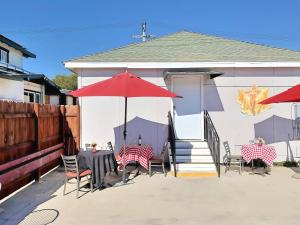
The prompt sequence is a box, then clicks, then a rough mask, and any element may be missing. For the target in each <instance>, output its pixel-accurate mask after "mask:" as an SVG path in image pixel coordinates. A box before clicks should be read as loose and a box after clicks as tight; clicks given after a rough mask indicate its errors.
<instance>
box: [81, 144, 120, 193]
mask: <svg viewBox="0 0 300 225" xmlns="http://www.w3.org/2000/svg"><path fill="white" fill-rule="evenodd" d="M77 159H78V167H79V169H90V170H92V179H93V185H94V187H96V188H100V187H101V186H102V185H103V184H104V177H105V176H106V174H107V173H108V172H113V171H114V172H115V173H116V174H118V169H117V162H116V159H115V155H114V153H113V152H112V151H110V150H98V151H97V152H95V153H93V152H92V151H80V152H79V153H78V156H77Z"/></svg>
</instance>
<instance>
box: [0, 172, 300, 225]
mask: <svg viewBox="0 0 300 225" xmlns="http://www.w3.org/2000/svg"><path fill="white" fill-rule="evenodd" d="M293 174H294V172H293V171H292V170H291V169H288V168H283V167H274V168H273V171H272V172H271V175H266V176H260V175H249V173H248V172H244V173H243V175H241V176H240V175H239V174H238V173H237V172H235V171H230V172H228V173H227V174H226V175H224V174H222V176H221V178H220V179H218V178H174V177H171V176H170V175H168V176H167V177H164V176H163V175H162V174H155V175H153V176H152V177H151V178H149V176H147V175H139V176H137V177H136V178H134V179H133V180H132V181H130V182H129V183H128V184H127V185H125V186H116V187H111V188H106V189H103V190H101V191H95V192H94V193H86V194H84V192H82V193H81V194H84V195H83V196H82V197H81V198H80V199H76V198H75V192H72V193H70V194H68V195H66V196H63V195H62V180H63V175H64V174H63V172H62V170H61V169H57V170H55V171H53V172H51V173H49V174H48V175H47V176H45V177H44V178H43V180H44V182H42V183H34V184H32V185H30V186H29V187H27V188H25V189H23V190H22V191H20V192H19V193H17V194H16V195H14V196H13V197H11V198H9V199H8V200H6V201H5V202H3V203H2V204H1V205H0V207H1V208H3V209H4V211H3V212H2V213H0V224H4V225H8V224H17V223H18V222H19V221H20V220H22V219H23V218H24V217H25V216H26V215H28V217H27V218H25V220H24V221H23V222H22V223H21V224H32V225H33V224H46V221H47V220H48V222H51V219H52V220H54V221H53V223H51V224H60V225H62V224H72V225H76V224H80V225H81V224H89V225H94V224H95V225H96V224H101V225H107V224H120V225H122V224H129V225H135V224H139V225H141V224H149V225H161V224H180V225H190V224H191V225H192V224H197V225H198V224H205V225H208V224H210V225H214V224H217V225H220V224H230V225H235V224H244V225H247V224H249V225H250V224H251V225H253V224H255V225H256V224H274V225H275V224H281V225H282V224H289V225H293V224H295V225H296V224H297V225H298V224H300V179H294V178H292V175H293ZM110 179H112V180H113V179H114V178H110ZM68 187H69V188H68V190H71V189H72V188H75V186H74V185H69V186H68ZM32 211H34V213H33V214H30V213H31V212H32ZM33 216H36V218H37V220H35V219H33ZM33 221H34V222H33Z"/></svg>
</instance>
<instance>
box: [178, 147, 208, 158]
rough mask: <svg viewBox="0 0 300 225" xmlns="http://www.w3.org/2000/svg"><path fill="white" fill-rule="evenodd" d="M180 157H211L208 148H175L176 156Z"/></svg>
mask: <svg viewBox="0 0 300 225" xmlns="http://www.w3.org/2000/svg"><path fill="white" fill-rule="evenodd" d="M180 155H211V152H210V150H209V148H176V156H180Z"/></svg>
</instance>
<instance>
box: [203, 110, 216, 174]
mask: <svg viewBox="0 0 300 225" xmlns="http://www.w3.org/2000/svg"><path fill="white" fill-rule="evenodd" d="M204 138H205V140H206V141H207V144H208V147H209V149H210V152H211V155H212V157H213V160H214V163H215V165H216V168H217V172H218V177H220V138H219V135H218V133H217V130H216V128H215V126H214V124H213V122H212V120H211V118H210V116H209V114H208V112H207V111H206V110H205V111H204Z"/></svg>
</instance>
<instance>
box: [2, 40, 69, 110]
mask: <svg viewBox="0 0 300 225" xmlns="http://www.w3.org/2000/svg"><path fill="white" fill-rule="evenodd" d="M24 58H36V55H35V54H33V53H32V52H29V51H28V50H27V49H26V48H24V47H23V46H21V45H19V44H18V43H16V42H14V41H12V40H10V39H8V38H7V37H4V36H3V35H0V100H11V101H17V102H32V103H45V104H56V105H57V104H62V103H64V102H66V98H69V97H66V95H65V94H64V93H61V91H60V88H59V87H58V86H57V85H56V84H55V83H54V82H53V81H52V80H50V79H48V78H47V77H46V76H45V75H43V74H34V73H31V72H29V71H26V70H25V69H23V60H24ZM69 102H70V101H69ZM70 103H71V102H70Z"/></svg>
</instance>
